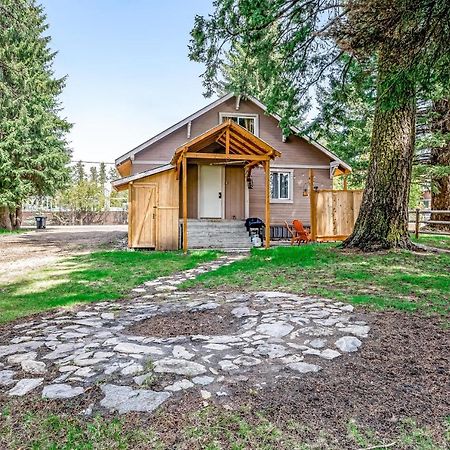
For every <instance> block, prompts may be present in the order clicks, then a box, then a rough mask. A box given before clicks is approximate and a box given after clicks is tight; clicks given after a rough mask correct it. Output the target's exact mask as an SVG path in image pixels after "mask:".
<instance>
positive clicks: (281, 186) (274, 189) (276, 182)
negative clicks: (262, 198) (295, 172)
mask: <svg viewBox="0 0 450 450" xmlns="http://www.w3.org/2000/svg"><path fill="white" fill-rule="evenodd" d="M292 178H293V176H292V171H291V170H283V169H280V170H274V169H272V170H271V171H270V199H271V202H272V203H290V202H292Z"/></svg>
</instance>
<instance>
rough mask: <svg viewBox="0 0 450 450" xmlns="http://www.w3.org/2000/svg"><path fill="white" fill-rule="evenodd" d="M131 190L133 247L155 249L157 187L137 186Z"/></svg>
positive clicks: (150, 185)
mask: <svg viewBox="0 0 450 450" xmlns="http://www.w3.org/2000/svg"><path fill="white" fill-rule="evenodd" d="M131 190H132V191H131V217H130V218H131V227H130V232H131V246H132V247H133V248H155V247H156V212H157V210H156V206H157V186H156V185H154V184H136V185H134V186H132V187H131Z"/></svg>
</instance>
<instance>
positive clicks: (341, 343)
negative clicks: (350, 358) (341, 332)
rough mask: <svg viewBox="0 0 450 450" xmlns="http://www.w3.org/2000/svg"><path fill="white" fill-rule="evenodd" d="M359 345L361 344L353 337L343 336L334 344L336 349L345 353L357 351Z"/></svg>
mask: <svg viewBox="0 0 450 450" xmlns="http://www.w3.org/2000/svg"><path fill="white" fill-rule="evenodd" d="M361 344H362V342H361V341H360V340H359V339H358V338H356V337H354V336H344V337H341V338H340V339H338V340H337V341H336V342H335V345H336V347H337V348H338V349H339V350H341V351H342V352H346V353H351V352H356V351H358V348H359V347H360V346H361Z"/></svg>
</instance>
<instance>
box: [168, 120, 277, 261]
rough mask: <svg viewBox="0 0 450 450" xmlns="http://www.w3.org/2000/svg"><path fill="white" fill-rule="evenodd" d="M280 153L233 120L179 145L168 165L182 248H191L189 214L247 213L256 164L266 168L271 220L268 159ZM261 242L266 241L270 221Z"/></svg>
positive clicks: (228, 216) (234, 217)
mask: <svg viewBox="0 0 450 450" xmlns="http://www.w3.org/2000/svg"><path fill="white" fill-rule="evenodd" d="M279 156H281V153H280V152H279V151H277V150H275V149H274V148H273V147H271V146H270V145H269V144H267V143H266V142H264V141H263V140H261V139H259V138H258V137H256V136H255V135H253V134H252V133H250V132H249V131H247V130H246V129H245V128H243V127H241V126H239V125H237V124H236V123H234V122H232V121H231V120H230V121H227V122H224V123H222V124H220V125H218V126H216V127H214V128H212V129H210V130H208V131H206V132H205V133H203V134H201V135H200V136H197V137H196V138H194V139H192V140H190V141H188V142H186V143H185V144H183V145H182V146H180V147H179V148H178V149H177V150H176V151H175V154H174V156H173V158H172V161H171V164H172V165H173V166H174V167H175V168H176V177H177V180H179V182H180V189H179V191H180V203H179V204H180V219H181V223H182V236H181V241H182V247H183V250H184V251H185V252H187V250H188V248H189V240H188V227H189V219H210V220H211V219H212V220H221V219H222V220H224V219H228V220H243V219H245V218H246V217H248V214H249V212H248V202H249V199H248V189H247V180H248V179H249V178H250V174H251V171H252V169H254V168H255V167H258V166H262V167H263V169H264V174H265V193H264V197H265V198H264V203H265V216H264V221H265V223H266V224H270V162H271V160H273V159H275V158H276V157H279ZM265 245H266V247H269V246H270V227H269V226H267V227H266V229H265Z"/></svg>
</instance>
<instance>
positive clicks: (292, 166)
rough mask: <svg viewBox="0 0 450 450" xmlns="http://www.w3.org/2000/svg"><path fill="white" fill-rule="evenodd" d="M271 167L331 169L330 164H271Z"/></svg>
mask: <svg viewBox="0 0 450 450" xmlns="http://www.w3.org/2000/svg"><path fill="white" fill-rule="evenodd" d="M270 167H271V168H272V167H273V168H274V169H324V170H330V166H329V165H328V164H327V165H325V164H323V165H320V164H271V165H270Z"/></svg>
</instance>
